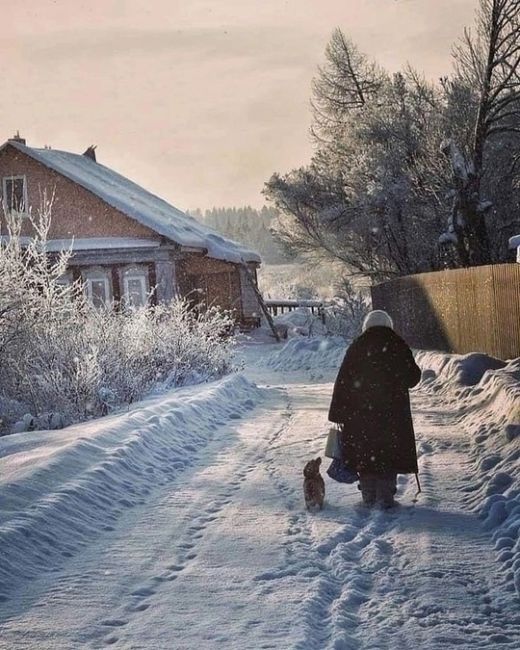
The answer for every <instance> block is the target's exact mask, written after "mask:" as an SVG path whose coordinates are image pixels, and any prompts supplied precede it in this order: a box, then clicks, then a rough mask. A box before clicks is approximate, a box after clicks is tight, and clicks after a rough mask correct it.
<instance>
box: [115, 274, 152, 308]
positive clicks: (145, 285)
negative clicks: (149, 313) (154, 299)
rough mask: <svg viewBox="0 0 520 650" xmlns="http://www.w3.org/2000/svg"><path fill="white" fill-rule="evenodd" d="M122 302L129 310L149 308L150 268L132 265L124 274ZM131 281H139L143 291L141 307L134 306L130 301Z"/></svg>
mask: <svg viewBox="0 0 520 650" xmlns="http://www.w3.org/2000/svg"><path fill="white" fill-rule="evenodd" d="M121 279H122V285H123V286H122V289H123V291H122V296H121V297H122V302H123V304H124V306H125V307H126V308H129V309H139V308H141V307H147V306H148V305H149V304H150V297H149V293H150V287H149V284H150V278H149V273H148V268H147V267H146V266H138V265H132V266H129V267H127V268H125V269H123V272H122V278H121ZM131 280H139V283H140V285H141V289H142V296H141V297H142V302H141V304H139V305H134V304H132V302H131V301H130V291H129V282H130V281H131Z"/></svg>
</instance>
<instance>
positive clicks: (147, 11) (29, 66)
mask: <svg viewBox="0 0 520 650" xmlns="http://www.w3.org/2000/svg"><path fill="white" fill-rule="evenodd" d="M476 3H477V0H86V1H83V0H16V2H13V1H12V0H0V9H1V13H0V15H1V16H2V27H3V29H2V39H1V42H0V78H1V79H2V93H1V98H0V125H1V128H2V134H0V138H1V140H5V139H7V138H8V137H10V136H11V135H12V134H13V133H14V132H15V131H16V130H17V129H19V130H20V133H21V135H23V136H24V137H26V138H27V144H29V145H33V146H43V145H45V144H47V145H50V146H52V147H53V148H55V149H65V150H68V151H75V152H79V153H81V152H83V151H84V150H85V149H86V148H87V147H88V145H90V144H97V145H98V149H97V153H98V160H99V161H100V162H102V163H104V164H106V165H108V166H109V167H112V168H114V169H116V170H117V171H119V172H121V173H122V174H124V175H125V176H129V177H130V178H132V179H133V180H135V181H137V182H138V183H140V184H141V185H144V186H145V187H146V188H147V189H149V190H151V191H153V192H155V193H157V194H159V195H161V196H163V197H164V198H166V199H167V200H169V201H170V202H172V203H173V204H174V205H177V206H178V207H179V208H183V209H188V208H195V207H201V208H208V207H211V206H213V205H226V206H231V205H239V204H244V203H250V204H252V205H255V206H260V205H262V203H263V199H262V196H261V193H260V192H261V190H262V186H263V183H264V182H265V181H266V180H267V179H268V178H269V176H270V175H271V173H272V172H274V171H280V172H284V171H288V170H289V169H291V168H293V167H296V166H300V165H302V164H305V163H306V162H307V161H308V159H309V156H310V153H311V146H310V141H309V136H308V130H309V125H310V113H309V97H310V84H311V79H312V77H313V75H314V74H315V72H316V66H317V65H318V64H319V63H320V62H322V60H323V51H324V48H325V46H326V43H327V41H328V39H329V37H330V35H331V33H332V31H333V29H334V28H335V27H337V26H339V27H341V29H342V30H343V31H344V32H345V33H346V34H348V35H349V36H351V37H352V38H353V40H354V41H355V42H356V43H357V44H358V45H359V47H360V48H361V49H362V50H364V51H365V52H366V53H368V54H369V55H371V56H372V57H374V58H375V59H377V60H378V61H379V62H380V63H381V64H383V65H384V66H386V67H387V68H389V69H390V70H398V69H399V68H401V67H402V66H403V65H404V64H406V63H407V62H410V63H412V64H413V65H414V66H415V67H416V68H418V69H419V70H422V71H424V73H425V74H426V76H427V77H430V78H436V77H438V76H440V75H441V74H446V73H447V72H449V70H450V65H451V61H450V48H451V45H452V44H453V42H454V41H456V39H457V38H458V37H459V36H460V34H461V33H462V29H463V27H464V26H465V25H469V24H471V22H472V20H473V11H474V8H475V6H476Z"/></svg>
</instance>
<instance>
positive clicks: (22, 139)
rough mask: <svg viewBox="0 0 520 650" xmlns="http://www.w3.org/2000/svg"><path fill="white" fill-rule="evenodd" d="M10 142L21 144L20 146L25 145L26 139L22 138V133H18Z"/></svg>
mask: <svg viewBox="0 0 520 650" xmlns="http://www.w3.org/2000/svg"><path fill="white" fill-rule="evenodd" d="M8 142H19V143H20V144H25V138H22V136H21V135H20V131H16V134H15V135H13V137H12V138H9V140H8Z"/></svg>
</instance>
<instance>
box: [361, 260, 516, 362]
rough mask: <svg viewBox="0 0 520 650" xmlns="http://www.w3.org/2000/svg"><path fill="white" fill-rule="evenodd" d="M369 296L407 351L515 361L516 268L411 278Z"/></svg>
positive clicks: (482, 268) (376, 288) (378, 287)
mask: <svg viewBox="0 0 520 650" xmlns="http://www.w3.org/2000/svg"><path fill="white" fill-rule="evenodd" d="M371 292H372V304H373V308H374V309H385V310H386V311H388V313H389V314H390V315H391V316H392V318H393V319H394V322H395V325H396V330H397V331H398V332H399V333H400V334H401V335H402V336H403V337H404V338H405V339H406V341H407V342H408V343H409V345H411V346H412V347H416V348H423V349H430V350H443V351H446V352H458V353H462V354H464V353H467V352H485V353H486V354H490V355H492V356H494V357H498V358H500V359H512V358H516V357H520V264H495V265H490V266H479V267H473V268H469V269H456V270H451V271H438V272H434V273H422V274H419V275H410V276H406V277H403V278H398V279H396V280H391V281H389V282H384V283H382V284H378V285H376V286H374V287H372V288H371Z"/></svg>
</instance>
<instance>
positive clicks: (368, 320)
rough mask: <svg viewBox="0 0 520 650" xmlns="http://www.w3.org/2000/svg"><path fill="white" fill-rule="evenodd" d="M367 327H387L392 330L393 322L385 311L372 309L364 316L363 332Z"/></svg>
mask: <svg viewBox="0 0 520 650" xmlns="http://www.w3.org/2000/svg"><path fill="white" fill-rule="evenodd" d="M369 327H389V328H390V329H391V330H392V329H394V322H393V320H392V319H391V318H390V316H389V315H388V314H387V313H386V311H383V310H382V309H374V311H371V312H369V313H368V314H367V315H366V316H365V320H364V321H363V332H366V331H367V329H368V328H369Z"/></svg>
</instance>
